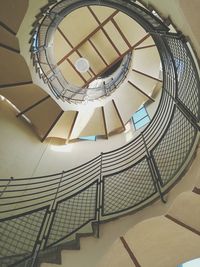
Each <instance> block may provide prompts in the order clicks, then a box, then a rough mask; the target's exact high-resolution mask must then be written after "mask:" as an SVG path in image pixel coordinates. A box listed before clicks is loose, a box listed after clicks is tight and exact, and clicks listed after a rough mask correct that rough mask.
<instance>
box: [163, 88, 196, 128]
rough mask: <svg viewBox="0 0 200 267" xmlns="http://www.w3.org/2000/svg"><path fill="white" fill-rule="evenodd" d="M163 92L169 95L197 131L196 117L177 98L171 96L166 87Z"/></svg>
mask: <svg viewBox="0 0 200 267" xmlns="http://www.w3.org/2000/svg"><path fill="white" fill-rule="evenodd" d="M165 92H166V93H167V94H168V95H169V97H171V99H172V100H173V101H174V104H175V106H176V107H177V108H178V109H179V111H180V112H181V113H182V114H183V115H184V116H185V117H186V118H187V120H188V121H189V122H190V123H191V124H192V126H193V127H194V128H196V129H197V130H198V131H200V125H199V123H198V121H197V119H196V117H195V116H194V115H193V114H192V113H191V112H190V111H189V110H188V109H187V108H186V107H185V106H184V105H183V104H182V103H181V101H180V100H179V99H178V98H175V97H173V96H172V95H171V94H170V92H168V91H167V90H166V89H165Z"/></svg>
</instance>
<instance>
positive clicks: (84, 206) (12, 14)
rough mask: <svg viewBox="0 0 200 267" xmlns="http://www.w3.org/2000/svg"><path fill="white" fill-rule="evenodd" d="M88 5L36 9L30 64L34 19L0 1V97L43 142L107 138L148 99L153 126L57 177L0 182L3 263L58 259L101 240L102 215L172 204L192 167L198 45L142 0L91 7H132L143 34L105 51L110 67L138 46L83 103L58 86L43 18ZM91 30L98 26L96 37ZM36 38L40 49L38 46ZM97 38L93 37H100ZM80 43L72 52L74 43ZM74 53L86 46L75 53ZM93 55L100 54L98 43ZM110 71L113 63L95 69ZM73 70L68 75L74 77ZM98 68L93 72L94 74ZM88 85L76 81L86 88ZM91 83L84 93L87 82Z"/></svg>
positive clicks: (22, 7)
mask: <svg viewBox="0 0 200 267" xmlns="http://www.w3.org/2000/svg"><path fill="white" fill-rule="evenodd" d="M82 2H83V1H78V0H74V1H48V3H46V5H45V6H43V7H41V10H40V12H39V13H38V14H35V15H36V20H35V21H33V22H34V23H33V22H32V23H33V28H32V31H31V39H30V42H31V44H30V47H31V50H30V55H29V57H30V56H31V57H32V60H33V66H31V65H30V64H29V63H30V61H29V60H30V59H29V58H27V54H26V51H25V52H24V51H22V52H21V54H20V46H19V40H18V38H17V36H18V35H17V33H18V31H19V27H20V25H21V23H22V26H23V24H24V25H26V21H28V20H29V19H30V14H29V13H30V10H28V11H27V8H28V1H25V0H16V1H14V2H13V1H12V0H9V1H6V2H5V3H3V4H1V9H0V35H1V42H0V57H1V61H0V66H1V73H0V95H1V96H3V97H4V98H6V99H7V101H8V102H9V103H10V104H11V105H12V106H13V107H14V110H15V112H16V116H17V118H16V119H19V118H23V119H24V120H25V121H26V122H27V127H30V128H31V129H33V130H34V131H35V133H36V134H37V135H38V137H39V140H41V141H45V140H46V139H48V138H52V140H54V139H53V138H55V139H56V138H60V139H63V140H64V142H67V143H68V142H72V141H76V140H78V138H79V137H82V136H90V135H95V136H99V137H103V138H109V137H110V136H112V135H114V134H119V133H121V132H123V131H125V126H126V124H127V122H128V121H129V120H130V118H131V116H132V114H133V113H134V112H135V111H136V110H137V109H138V108H139V107H140V106H141V105H143V104H144V103H145V104H146V106H147V107H148V105H149V106H150V105H155V107H156V106H157V105H158V108H157V109H156V112H155V114H154V116H153V118H152V120H151V122H150V123H149V125H148V126H147V127H146V128H143V129H142V131H141V132H140V133H139V134H138V136H137V137H136V138H135V139H133V140H132V141H131V142H130V143H128V144H127V145H125V146H123V147H121V148H119V149H116V150H113V151H110V152H107V153H102V154H101V155H99V156H97V157H96V158H94V159H93V160H91V161H89V162H86V163H85V164H83V165H81V166H79V167H77V168H74V169H72V170H69V171H63V172H61V173H56V174H52V175H50V176H41V177H32V178H18V179H15V178H9V179H1V185H0V187H1V194H0V198H1V203H0V214H1V218H0V231H1V241H0V266H2V267H3V266H16V267H17V266H24V267H25V266H30V267H31V266H39V265H40V264H41V262H52V263H61V254H60V253H61V251H62V250H64V249H78V248H79V239H80V237H81V236H88V235H95V236H97V237H98V236H99V227H100V223H101V222H103V221H106V220H111V219H113V218H116V217H118V216H122V215H124V214H127V212H132V211H136V210H138V209H141V208H142V207H144V206H146V205H148V204H150V203H152V202H153V201H155V200H157V199H158V198H160V199H161V200H162V201H163V202H165V198H164V195H165V194H166V193H167V192H168V191H169V190H170V188H171V187H172V186H173V185H174V184H175V183H176V182H177V181H178V179H179V178H180V177H181V175H182V173H183V171H184V170H185V169H186V168H187V166H188V164H189V163H190V161H191V159H192V156H193V154H194V151H195V148H196V145H197V143H198V138H199V129H200V126H199V120H200V91H199V88H200V86H199V75H198V68H197V66H196V64H195V60H194V59H193V52H192V48H191V46H190V44H189V43H188V42H187V40H186V39H185V37H184V36H183V35H182V34H181V33H180V32H176V30H175V29H174V27H173V26H172V25H170V22H169V20H168V21H167V22H166V21H165V20H164V19H162V18H158V16H157V15H155V13H153V12H152V10H151V11H149V10H148V9H147V8H145V7H143V6H141V4H140V3H139V2H137V1H136V3H135V1H111V0H109V1H101V4H102V6H103V7H102V8H104V10H103V12H100V11H99V13H98V11H96V13H95V11H94V10H95V9H94V7H93V9H92V11H93V13H95V16H96V18H97V20H100V17H101V16H102V14H103V15H104V17H105V18H104V19H106V20H108V21H109V22H110V20H109V19H108V18H109V17H110V16H111V15H110V12H111V11H112V13H113V12H116V11H117V10H119V11H118V15H119V16H120V15H121V17H123V14H126V15H128V16H129V17H130V18H131V21H132V19H134V22H131V23H132V24H131V25H130V29H133V28H134V30H135V32H137V34H135V36H134V38H135V39H134V40H133V42H130V39H128V37H127V38H126V40H127V43H128V44H130V43H131V44H130V47H131V50H129V49H125V52H122V51H120V56H118V57H117V58H113V59H112V61H111V62H109V58H106V55H104V54H103V53H101V57H103V58H104V60H105V62H107V64H108V65H110V66H113V64H114V63H116V61H117V62H118V61H119V60H120V59H122V58H123V57H125V56H126V55H127V54H128V53H129V52H130V51H131V63H130V66H129V67H130V68H129V70H128V72H126V75H124V76H123V80H121V81H120V83H119V84H118V85H117V86H116V88H114V89H113V91H112V92H110V93H109V94H108V95H101V100H100V101H99V100H96V99H92V101H91V102H90V101H88V98H83V99H81V100H80V99H79V95H80V94H79V92H80V91H79V90H78V91H77V90H76V91H73V92H71V93H72V94H71V95H69V94H68V92H67V95H66V91H65V92H64V93H62V91H59V88H58V87H56V84H57V83H55V81H57V79H58V76H56V75H57V73H58V72H56V71H54V70H55V65H56V64H54V65H53V67H52V65H51V64H49V65H47V62H45V60H47V61H48V57H44V54H43V53H44V51H45V55H47V53H49V51H48V49H49V47H48V44H45V43H43V41H45V40H46V39H45V38H44V37H45V36H46V35H44V36H43V37H42V34H43V33H44V32H43V31H42V30H43V28H42V27H44V28H47V27H49V25H48V24H45V23H47V19H48V18H49V17H50V15H51V11H52V10H54V8H55V9H56V8H57V14H56V16H55V19H57V17H59V14H60V13H61V11H63V10H66V9H67V8H71V7H73V8H74V6H75V7H76V9H77V8H80V7H82V5H83V3H82ZM97 4H99V2H98V1H95V0H94V1H88V2H87V3H84V5H83V6H84V7H85V6H86V9H87V8H88V6H89V5H97ZM84 7H83V8H84ZM106 7H107V8H109V9H110V10H109V12H108V14H105V13H106V12H105V8H106ZM54 11H55V10H54ZM59 12H60V13H59ZM88 12H89V11H88ZM25 14H26V16H25ZM54 14H55V12H54ZM93 16H94V14H93ZM24 17H25V18H24ZM114 18H115V17H114ZM23 19H24V21H23ZM22 21H23V22H22ZM116 21H117V22H118V24H117V25H118V26H117V27H118V28H119V29H120V31H119V29H118V31H119V32H122V34H121V35H120V38H121V41H122V39H123V40H125V36H124V35H123V32H125V30H126V27H125V28H123V25H124V24H123V23H122V26H119V25H120V19H119V18H115V20H114V22H115V23H116ZM122 21H123V20H122ZM51 22H52V21H51ZM112 22H113V21H112ZM136 22H137V24H136ZM98 23H99V22H98ZM50 25H51V24H50ZM140 25H141V26H140ZM96 26H97V27H98V25H96ZM100 26H101V29H103V30H102V31H105V29H104V28H103V26H102V25H101V24H100ZM100 26H99V27H100ZM115 27H116V24H115ZM60 28H61V29H60V30H59V31H57V32H56V34H57V39H62V40H61V41H59V42H58V46H59V47H64V46H65V45H66V43H65V41H66V40H65V38H64V37H63V35H64V36H65V37H66V35H65V33H63V31H64V30H65V28H62V25H61V26H60ZM127 28H128V26H127ZM29 30H30V29H29ZM91 31H94V28H92V29H91V30H90V32H89V35H90V34H91ZM61 32H62V34H61ZM128 32H130V30H129V31H128ZM111 33H112V31H111V32H109V34H111ZM59 34H60V35H59ZM107 34H108V33H107ZM37 35H38V36H39V37H40V38H39V41H40V45H39V47H38V46H37V47H35V38H36V36H37ZM126 36H127V35H126ZM78 38H82V36H80V37H79V36H78ZM113 38H114V37H113ZM19 39H20V43H22V42H24V40H23V39H22V36H21V34H20V37H19ZM88 40H89V39H88ZM108 40H109V38H108ZM93 41H94V43H95V39H94V40H93ZM111 41H112V40H111ZM111 41H110V40H109V43H111ZM25 42H27V40H25ZM78 43H80V39H78ZM94 43H93V48H94ZM116 44H117V42H116ZM90 45H91V44H90ZM107 45H108V44H107ZM40 46H41V47H40ZM73 46H74V47H75V46H77V44H75V45H74V44H73ZM115 46H116V45H112V50H113V47H115ZM74 47H71V48H70V49H72V50H74ZM95 48H96V46H95ZM115 48H116V47H115ZM117 49H120V47H118V48H117ZM94 50H95V49H94ZM115 50H116V49H115ZM56 51H57V50H56ZM58 52H59V54H57V55H56V57H57V61H59V56H60V57H61V58H63V57H64V58H65V54H66V53H69V52H68V51H64V53H63V49H61V50H60V51H58ZM82 52H83V51H81V53H82ZM62 53H63V54H62ZM76 53H80V51H79V50H76ZM95 53H97V54H98V55H99V51H98V52H97V48H96V50H95ZM109 55H110V54H109ZM99 57H100V55H99ZM76 59H77V57H75V60H76ZM71 60H72V59H71ZM101 60H102V61H103V59H102V58H101ZM69 62H70V60H68V63H69ZM113 62H114V63H113ZM144 62H145V64H144ZM160 62H161V63H162V68H161V67H160V66H161V64H160ZM71 63H72V64H69V65H68V66H67V67H66V68H64V67H63V70H62V73H63V74H64V76H66V79H68V77H70V78H71V79H72V80H73V81H76V80H77V75H79V74H80V73H79V74H78V73H77V71H75V70H74V62H71ZM94 67H95V66H94ZM34 68H35V69H34ZM49 68H50V70H51V71H50V70H49ZM51 68H52V69H51ZM65 69H67V72H66V73H65ZM94 69H95V68H94ZM105 69H106V70H107V69H108V68H107V66H105V67H104V68H103V71H102V70H98V72H99V73H102V72H104V71H105ZM35 70H36V72H35ZM95 71H96V69H95ZM52 73H53V76H52ZM68 73H71V75H70V76H67V75H68ZM99 73H97V74H94V77H93V78H94V79H97V78H98V76H99ZM52 77H53V78H52ZM79 78H80V75H79ZM82 78H83V77H82ZM93 78H92V79H91V77H89V78H87V77H84V81H85V84H87V86H88V85H89V84H92V85H93V83H92V82H93V81H94V79H93ZM87 79H88V80H87ZM81 82H82V81H81ZM81 82H80V83H79V84H78V85H79V86H86V85H84V84H82V83H81ZM83 89H85V88H83ZM87 89H88V91H87V90H85V92H86V93H87V92H89V91H90V90H89V89H90V87H88V88H87ZM103 89H105V88H103ZM186 89H187V90H186ZM71 90H72V89H71ZM105 92H106V90H105ZM80 102H81V103H80ZM155 107H154V109H155ZM177 136H178V137H179V138H178V140H177ZM39 140H38V141H39Z"/></svg>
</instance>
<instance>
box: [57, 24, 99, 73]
mask: <svg viewBox="0 0 200 267" xmlns="http://www.w3.org/2000/svg"><path fill="white" fill-rule="evenodd" d="M57 30H58V32H59V33H60V34H61V36H62V37H63V38H64V40H65V41H66V42H67V44H68V45H69V46H70V47H71V49H74V47H73V45H72V43H71V42H70V40H69V39H68V38H67V36H66V35H65V34H64V32H63V31H62V30H61V29H60V28H59V27H58V28H57ZM74 52H76V53H77V54H78V55H79V57H82V55H81V53H80V52H79V51H78V49H77V50H76V51H74ZM75 70H76V69H75ZM90 71H91V72H92V74H93V75H95V72H94V71H93V70H92V68H91V67H90ZM76 72H78V71H77V70H76Z"/></svg>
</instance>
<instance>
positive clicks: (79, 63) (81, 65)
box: [75, 57, 90, 73]
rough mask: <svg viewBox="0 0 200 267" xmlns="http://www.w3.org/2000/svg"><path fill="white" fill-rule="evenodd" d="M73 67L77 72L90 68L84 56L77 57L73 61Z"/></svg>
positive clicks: (83, 71)
mask: <svg viewBox="0 0 200 267" xmlns="http://www.w3.org/2000/svg"><path fill="white" fill-rule="evenodd" d="M75 68H76V70H77V71H78V72H81V73H85V72H87V71H88V70H89V68H90V63H89V61H88V60H87V59H86V58H83V57H81V58H79V59H77V60H76V62H75Z"/></svg>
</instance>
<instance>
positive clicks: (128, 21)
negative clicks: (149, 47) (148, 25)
mask: <svg viewBox="0 0 200 267" xmlns="http://www.w3.org/2000/svg"><path fill="white" fill-rule="evenodd" d="M114 20H115V21H116V23H117V24H118V26H119V27H120V29H121V30H122V32H123V33H124V35H125V36H126V38H127V39H128V41H129V42H130V43H131V45H134V44H135V43H137V42H138V41H139V40H140V39H142V37H143V36H145V34H146V32H145V30H144V29H143V28H142V27H141V26H140V25H139V24H138V23H137V22H135V21H134V20H133V19H132V18H130V17H128V16H127V15H126V14H124V13H122V12H119V13H118V14H117V15H116V16H115V18H114Z"/></svg>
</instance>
